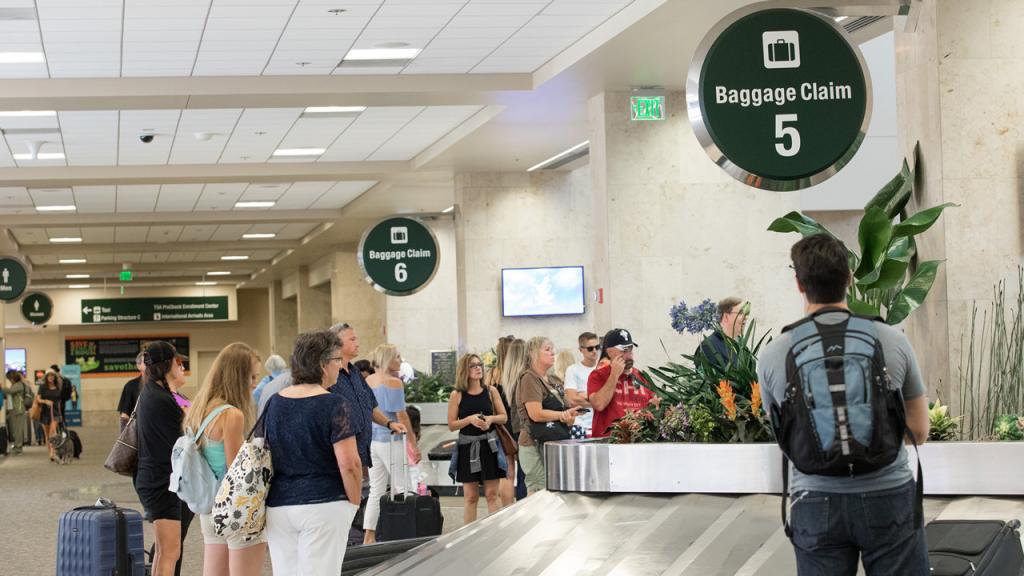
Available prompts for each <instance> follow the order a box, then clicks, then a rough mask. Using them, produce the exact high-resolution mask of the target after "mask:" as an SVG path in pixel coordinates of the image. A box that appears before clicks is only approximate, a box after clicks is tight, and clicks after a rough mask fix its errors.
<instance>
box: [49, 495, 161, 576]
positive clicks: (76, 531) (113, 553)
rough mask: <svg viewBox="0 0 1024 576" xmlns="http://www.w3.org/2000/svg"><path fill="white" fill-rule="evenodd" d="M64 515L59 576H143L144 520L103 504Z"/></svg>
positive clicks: (138, 515)
mask: <svg viewBox="0 0 1024 576" xmlns="http://www.w3.org/2000/svg"><path fill="white" fill-rule="evenodd" d="M96 504H97V505H96V506H82V507H80V508H75V509H74V510H70V511H68V512H65V513H63V514H61V516H60V526H59V529H58V532H57V576H143V575H144V574H145V573H146V568H145V562H146V558H145V543H144V542H143V535H142V516H141V515H140V514H139V513H138V512H136V511H135V510H131V509H128V508H119V507H117V506H116V505H114V504H113V503H112V502H109V501H106V500H100V501H99V502H97V503H96Z"/></svg>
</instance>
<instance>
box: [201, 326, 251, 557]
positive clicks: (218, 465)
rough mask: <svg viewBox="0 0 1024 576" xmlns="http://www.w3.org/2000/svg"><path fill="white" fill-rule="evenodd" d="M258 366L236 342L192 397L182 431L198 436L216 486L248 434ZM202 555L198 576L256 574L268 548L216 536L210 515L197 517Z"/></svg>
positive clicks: (215, 363)
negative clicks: (201, 575) (199, 574)
mask: <svg viewBox="0 0 1024 576" xmlns="http://www.w3.org/2000/svg"><path fill="white" fill-rule="evenodd" d="M259 376H260V360H259V356H258V355H257V354H256V351H255V350H253V349H252V348H251V347H250V346H249V345H248V344H245V343H242V342H235V343H233V344H228V345H227V346H225V347H224V349H223V350H221V351H220V354H218V355H217V358H216V359H215V360H214V361H213V365H212V366H211V367H210V372H209V373H208V374H207V375H206V380H205V381H204V382H203V385H202V387H201V388H199V391H198V392H197V393H196V396H195V400H194V402H193V403H192V407H191V408H190V409H189V411H188V414H187V415H186V416H185V421H184V423H183V426H184V427H185V428H189V429H191V430H193V431H194V432H195V433H197V434H198V433H199V430H200V429H201V428H203V426H204V424H205V431H204V433H203V437H202V438H201V439H200V441H199V446H200V448H201V450H202V454H203V457H204V458H205V459H206V462H207V463H208V464H209V465H210V469H211V470H213V475H214V477H216V479H217V481H218V482H219V481H221V480H222V479H223V478H224V475H225V474H226V473H227V467H228V466H229V465H230V464H231V462H232V461H234V459H235V456H236V455H237V454H238V450H239V449H240V448H241V446H242V442H244V441H245V436H246V434H247V433H248V431H249V430H250V429H251V428H252V425H253V419H254V412H255V411H254V407H253V400H252V387H253V385H254V384H255V383H257V382H258V381H259ZM199 526H200V528H201V529H202V531H203V542H204V544H205V551H204V553H203V574H204V575H205V576H213V575H220V574H230V575H232V576H234V575H245V574H259V573H260V571H261V570H262V569H263V559H264V558H265V557H266V554H267V545H266V544H265V543H264V542H263V540H262V539H260V540H257V541H254V542H249V543H246V542H244V541H243V540H242V539H237V540H236V539H232V538H224V537H222V536H218V535H217V532H216V531H215V530H214V527H213V519H212V517H211V515H210V514H200V515H199Z"/></svg>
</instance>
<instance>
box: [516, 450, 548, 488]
mask: <svg viewBox="0 0 1024 576" xmlns="http://www.w3.org/2000/svg"><path fill="white" fill-rule="evenodd" d="M519 465H520V466H522V467H523V474H525V475H526V489H527V490H529V491H530V492H536V491H538V490H543V489H545V488H547V477H546V475H545V474H544V459H543V458H541V452H540V448H539V447H537V446H520V447H519Z"/></svg>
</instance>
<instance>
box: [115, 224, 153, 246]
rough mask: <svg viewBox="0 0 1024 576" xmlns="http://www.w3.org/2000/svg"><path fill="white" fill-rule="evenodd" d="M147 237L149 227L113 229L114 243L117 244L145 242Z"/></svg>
mask: <svg viewBox="0 0 1024 576" xmlns="http://www.w3.org/2000/svg"><path fill="white" fill-rule="evenodd" d="M148 235H149V226H117V227H116V228H115V229H114V242H117V243H118V244H126V243H136V242H145V241H146V237H147V236H148Z"/></svg>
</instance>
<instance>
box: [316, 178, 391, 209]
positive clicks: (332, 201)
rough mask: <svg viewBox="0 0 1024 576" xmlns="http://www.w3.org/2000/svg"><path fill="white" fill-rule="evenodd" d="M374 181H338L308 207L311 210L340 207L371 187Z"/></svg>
mask: <svg viewBox="0 0 1024 576" xmlns="http://www.w3.org/2000/svg"><path fill="white" fill-rule="evenodd" d="M376 183H377V182H375V181H370V182H362V181H352V182H338V183H337V184H335V185H334V186H333V187H332V188H331V189H330V190H328V191H327V193H326V194H324V195H323V196H321V197H320V198H319V199H318V200H317V201H316V202H314V203H313V205H312V206H311V207H310V208H311V209H313V210H323V209H329V208H342V207H344V206H345V205H346V204H348V203H349V202H351V201H353V200H355V199H356V198H358V197H359V195H360V194H362V193H363V192H366V191H367V190H369V189H370V188H372V187H373V185H374V184H376Z"/></svg>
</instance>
